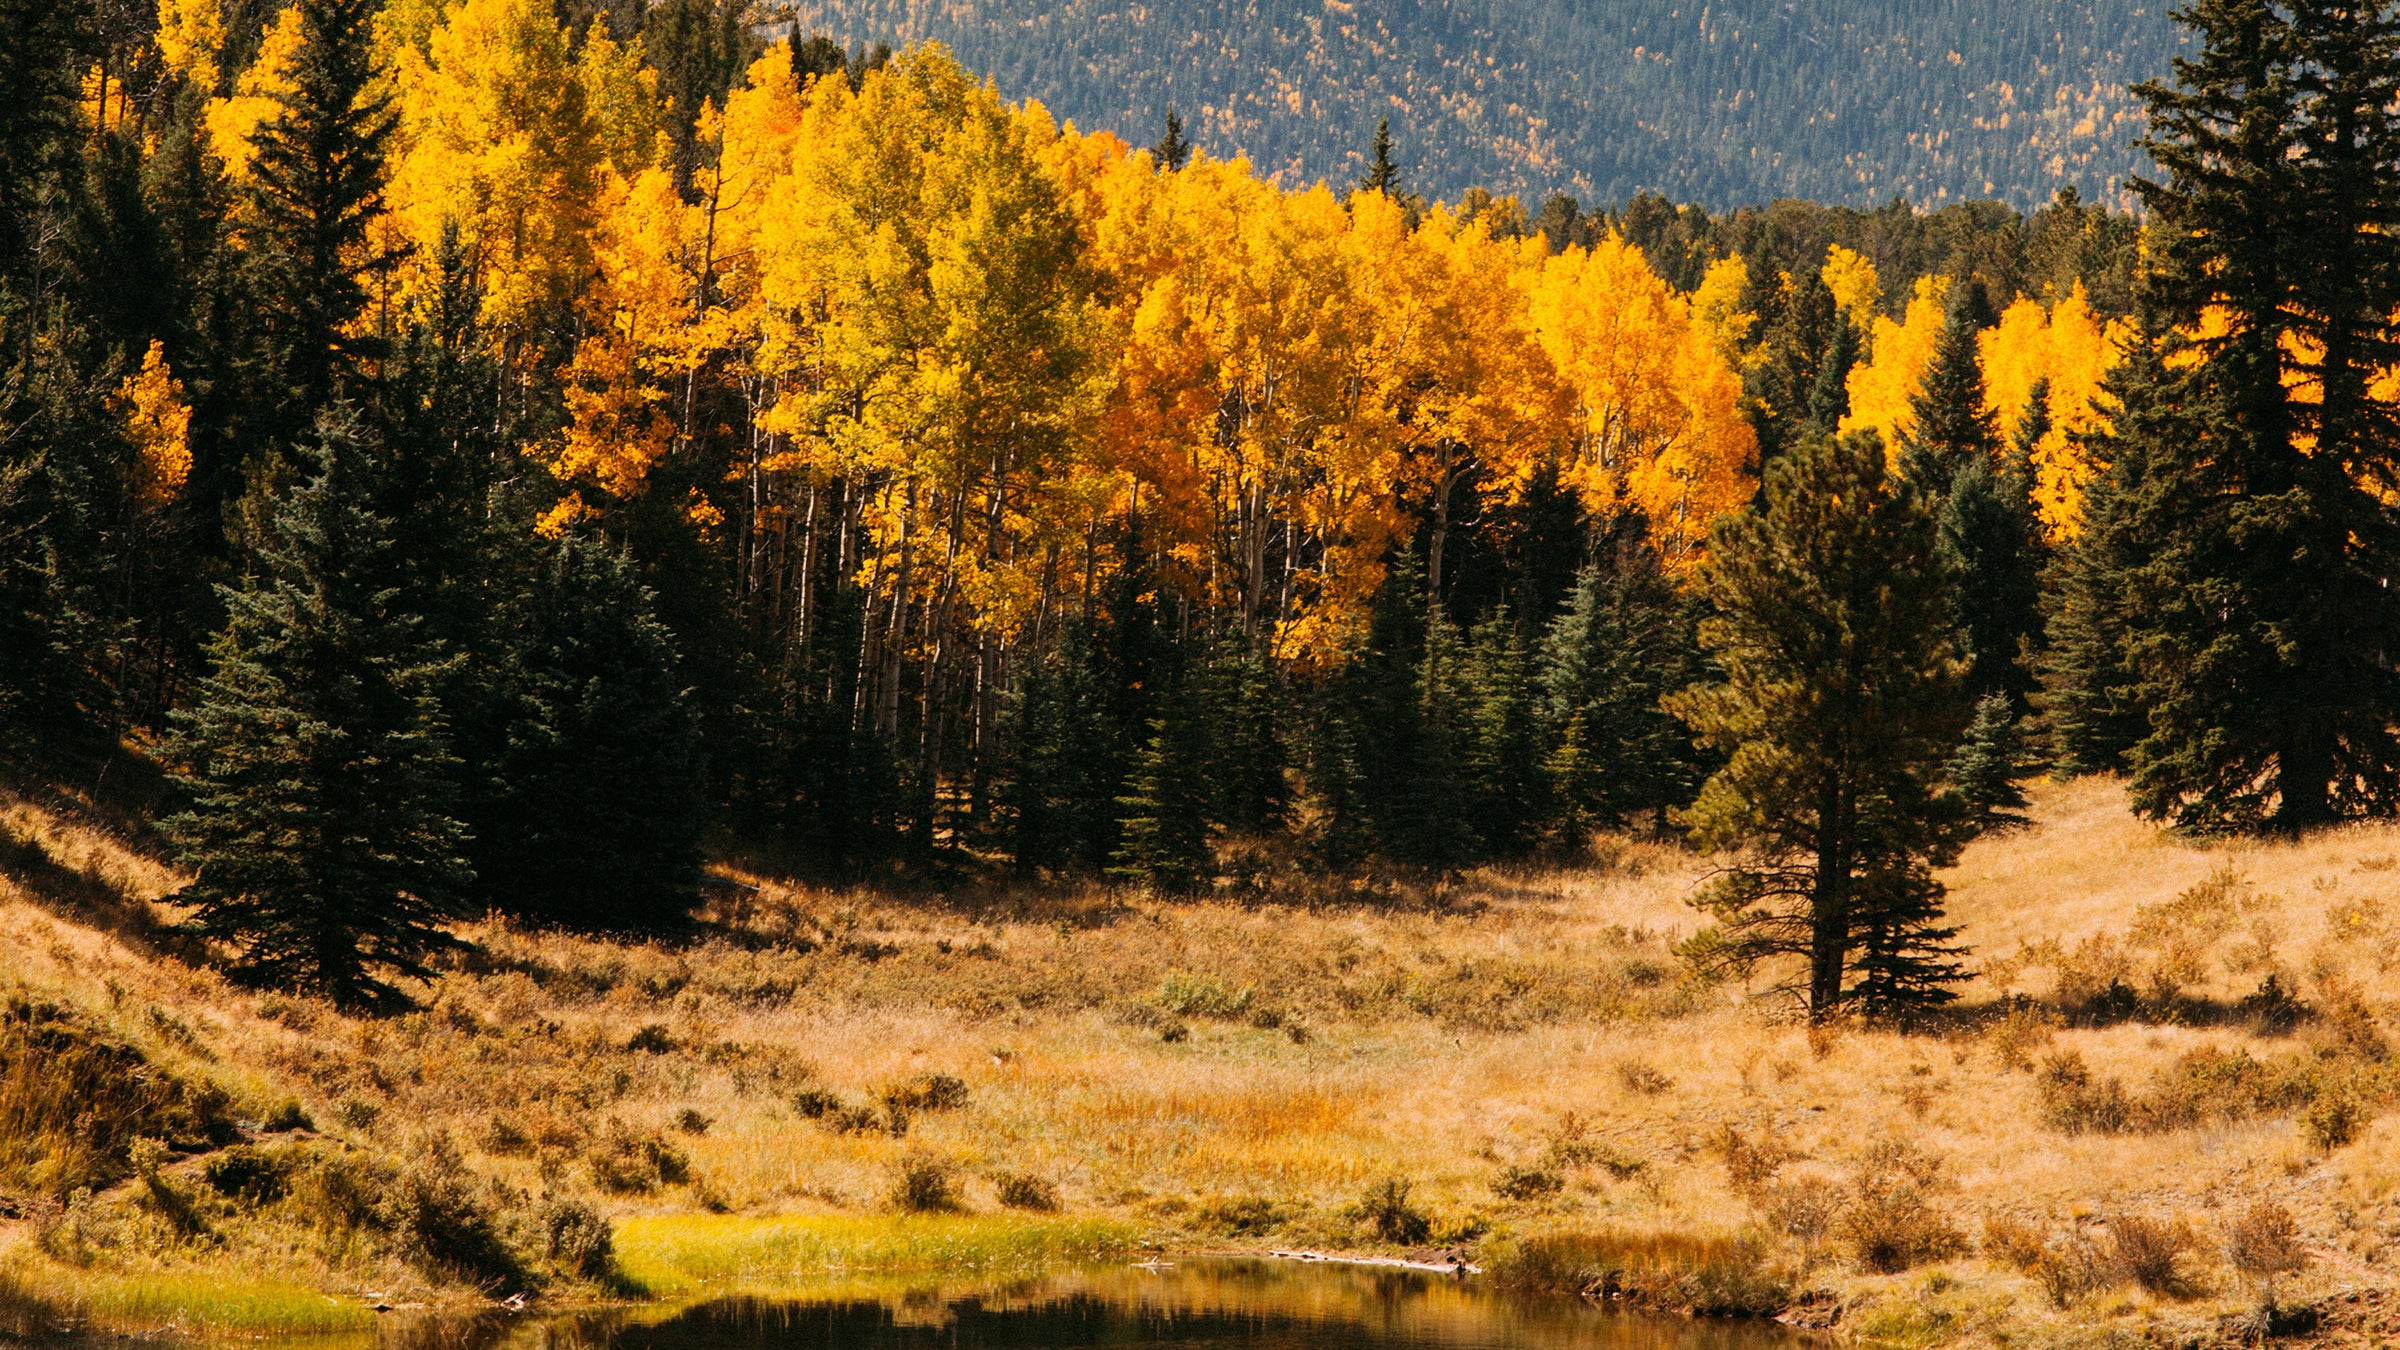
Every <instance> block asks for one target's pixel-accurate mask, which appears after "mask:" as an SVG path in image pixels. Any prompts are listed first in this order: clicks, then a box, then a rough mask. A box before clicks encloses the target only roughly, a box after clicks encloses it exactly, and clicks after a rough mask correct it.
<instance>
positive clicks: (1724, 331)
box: [1692, 253, 1767, 370]
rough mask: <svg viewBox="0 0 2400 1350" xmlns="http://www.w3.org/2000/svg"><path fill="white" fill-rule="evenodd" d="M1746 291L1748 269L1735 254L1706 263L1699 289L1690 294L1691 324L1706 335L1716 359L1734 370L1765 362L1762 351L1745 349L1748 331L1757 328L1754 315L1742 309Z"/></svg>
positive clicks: (1747, 288) (1747, 286)
mask: <svg viewBox="0 0 2400 1350" xmlns="http://www.w3.org/2000/svg"><path fill="white" fill-rule="evenodd" d="M1749 289H1750V268H1749V265H1748V264H1746V263H1744V262H1743V261H1742V258H1741V255H1740V254H1738V253H1737V254H1733V255H1730V256H1727V257H1723V258H1719V259H1717V260H1716V261H1715V262H1712V263H1710V264H1709V265H1708V271H1707V272H1706V273H1704V274H1703V275H1702V276H1701V278H1700V286H1699V289H1697V290H1695V291H1693V292H1692V322H1694V323H1696V324H1698V325H1700V327H1701V329H1702V330H1703V331H1704V332H1706V333H1707V334H1708V341H1709V345H1710V346H1712V347H1714V348H1716V350H1717V355H1718V357H1719V358H1721V359H1722V360H1723V361H1724V362H1725V364H1726V365H1727V366H1730V367H1732V368H1733V369H1735V370H1742V369H1745V368H1747V367H1749V366H1753V365H1756V364H1758V363H1759V362H1761V361H1764V360H1766V359H1767V354H1766V352H1765V351H1764V350H1763V349H1762V350H1751V349H1749V348H1748V346H1747V344H1748V343H1749V341H1750V334H1751V332H1752V330H1754V329H1756V328H1757V327H1758V315H1757V314H1756V313H1754V312H1752V311H1750V310H1747V309H1744V308H1742V295H1743V293H1744V292H1746V291H1748V290H1749Z"/></svg>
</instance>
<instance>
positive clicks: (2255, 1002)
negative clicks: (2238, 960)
mask: <svg viewBox="0 0 2400 1350" xmlns="http://www.w3.org/2000/svg"><path fill="white" fill-rule="evenodd" d="M2233 1010H2234V1013H2235V1014H2236V1015H2237V1016H2239V1017H2241V1018H2242V1020H2243V1021H2245V1022H2248V1023H2249V1024H2250V1029H2251V1030H2252V1031H2253V1032H2256V1033H2257V1034H2259V1035H2261V1036H2280V1035H2282V1034H2284V1033H2286V1032H2288V1031H2290V1030H2291V1029H2292V1028H2293V1027H2296V1026H2298V1025H2299V1024H2300V1021H2301V1019H2303V1018H2305V1017H2307V1016H2308V1005H2307V1004H2305V1003H2303V1002H2301V1001H2300V999H2299V998H2298V997H2297V996H2295V995H2294V994H2293V993H2292V990H2291V986H2289V985H2287V984H2285V983H2284V982H2283V978H2282V977H2281V976H2279V975H2277V974H2276V973H2275V972H2274V971H2271V970H2270V971H2268V972H2267V977H2266V978H2265V979H2263V980H2260V981H2259V982H2258V988H2257V989H2255V990H2252V991H2251V992H2250V993H2247V994H2244V995H2243V996H2242V1000H2241V1002H2239V1003H2236V1004H2234V1005H2233Z"/></svg>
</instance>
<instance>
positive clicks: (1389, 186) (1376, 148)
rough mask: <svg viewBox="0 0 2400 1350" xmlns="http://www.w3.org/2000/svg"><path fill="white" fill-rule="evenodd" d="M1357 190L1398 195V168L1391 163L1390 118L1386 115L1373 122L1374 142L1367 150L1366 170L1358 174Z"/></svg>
mask: <svg viewBox="0 0 2400 1350" xmlns="http://www.w3.org/2000/svg"><path fill="white" fill-rule="evenodd" d="M1358 190H1359V191H1361V192H1380V193H1382V194H1383V195H1385V196H1387V197H1397V196H1399V195H1400V168H1399V166H1398V165H1396V164H1394V163H1392V119H1390V118H1388V117H1386V118H1382V119H1380V120H1378V121H1377V122H1376V123H1375V143H1374V145H1373V146H1372V147H1371V148H1370V149H1369V150H1368V151H1367V171H1366V172H1365V173H1363V174H1361V175H1359V179H1358Z"/></svg>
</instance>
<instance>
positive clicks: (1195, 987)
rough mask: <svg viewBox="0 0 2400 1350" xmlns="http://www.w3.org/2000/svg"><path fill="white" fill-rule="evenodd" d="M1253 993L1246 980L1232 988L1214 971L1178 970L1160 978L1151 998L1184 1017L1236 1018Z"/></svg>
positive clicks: (1245, 1010) (1246, 1009)
mask: <svg viewBox="0 0 2400 1350" xmlns="http://www.w3.org/2000/svg"><path fill="white" fill-rule="evenodd" d="M1253 993H1254V991H1253V990H1252V989H1251V987H1250V986H1249V985H1246V984H1245V985H1243V986H1241V987H1240V988H1235V987H1234V986H1232V985H1230V984H1227V983H1225V982H1224V981H1223V980H1220V979H1218V978H1217V977H1215V976H1214V975H1194V974H1190V973H1188V972H1186V971H1180V970H1177V971H1170V972H1168V974H1167V977H1166V978H1165V979H1164V980H1161V981H1159V985H1158V993H1157V994H1156V995H1154V996H1153V1001H1155V1002H1156V1003H1157V1004H1158V1006H1159V1007H1161V1008H1164V1009H1166V1010H1167V1011H1168V1012H1171V1013H1175V1014H1177V1015H1179V1016H1183V1017H1221V1018H1238V1017H1240V1016H1241V1015H1242V1014H1243V1013H1245V1012H1247V1011H1248V1010H1249V1008H1250V1000H1251V998H1252V996H1253Z"/></svg>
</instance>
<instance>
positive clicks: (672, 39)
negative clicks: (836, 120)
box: [642, 0, 838, 192]
mask: <svg viewBox="0 0 2400 1350" xmlns="http://www.w3.org/2000/svg"><path fill="white" fill-rule="evenodd" d="M747 11H748V6H747V5H746V4H744V3H742V0H665V3H663V4H658V5H654V6H651V7H649V8H648V10H647V11H646V12H644V13H643V15H642V53H643V55H644V56H646V57H647V58H648V59H649V62H650V68H651V69H652V70H655V71H657V72H658V91H659V92H660V93H661V94H664V95H666V97H667V98H668V99H669V100H670V105H669V106H670V109H671V111H670V113H669V115H668V124H667V136H668V144H669V154H670V155H671V156H672V157H673V159H672V162H673V165H674V169H675V185H676V187H678V188H679V189H682V190H684V191H687V192H688V191H690V189H691V184H692V170H693V169H694V168H696V167H698V165H699V156H700V146H699V141H698V133H697V129H698V126H699V121H700V109H701V107H702V105H704V104H709V103H714V104H715V105H716V106H717V107H718V108H719V109H722V108H723V107H724V106H725V92H726V91H727V90H728V89H731V88H732V87H733V85H734V82H735V81H736V80H738V79H740V78H741V75H742V71H743V70H744V69H746V68H747V67H748V66H749V64H750V61H751V59H752V57H753V56H754V55H755V54H756V53H755V50H754V47H753V45H752V39H751V37H750V28H749V23H748V21H747V19H746V17H745V16H746V14H747ZM826 45H827V46H830V45H831V44H830V43H828V44H826ZM837 50H838V49H837ZM820 52H821V49H814V50H812V49H810V44H808V43H796V44H794V47H793V52H792V55H793V60H794V62H795V63H798V62H800V61H802V60H803V59H807V58H813V57H817V56H819V54H820ZM802 69H803V73H806V74H818V73H823V72H821V71H818V70H815V69H809V68H806V67H803V68H802Z"/></svg>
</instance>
